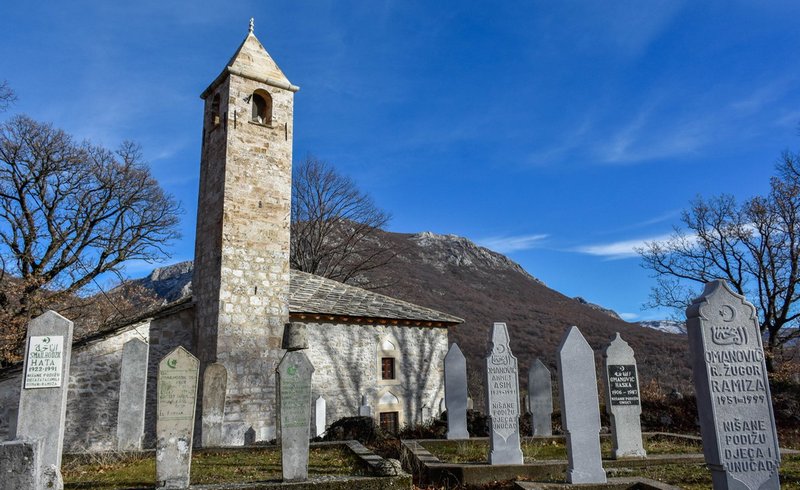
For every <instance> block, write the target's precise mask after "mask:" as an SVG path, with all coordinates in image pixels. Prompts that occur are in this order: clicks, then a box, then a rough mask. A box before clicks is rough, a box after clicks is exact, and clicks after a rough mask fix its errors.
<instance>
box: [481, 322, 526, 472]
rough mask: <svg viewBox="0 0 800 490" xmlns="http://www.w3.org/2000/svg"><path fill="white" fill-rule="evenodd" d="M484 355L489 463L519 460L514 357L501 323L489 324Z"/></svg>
mask: <svg viewBox="0 0 800 490" xmlns="http://www.w3.org/2000/svg"><path fill="white" fill-rule="evenodd" d="M490 342H491V350H490V351H489V355H488V356H487V357H486V413H488V414H489V432H490V438H489V441H490V451H489V464H522V463H523V458H522V449H521V448H520V441H519V413H520V408H519V378H518V368H517V358H516V357H514V355H513V354H511V349H510V348H509V346H508V343H509V339H508V329H507V328H506V324H505V323H495V324H494V326H493V327H492V338H491V340H490Z"/></svg>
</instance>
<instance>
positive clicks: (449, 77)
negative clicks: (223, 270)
mask: <svg viewBox="0 0 800 490" xmlns="http://www.w3.org/2000/svg"><path fill="white" fill-rule="evenodd" d="M250 17H255V19H256V31H255V32H256V35H257V36H258V37H259V39H260V40H261V41H262V43H263V44H264V45H265V47H266V48H267V50H268V51H269V52H270V54H271V55H272V56H273V57H274V58H275V60H276V61H277V62H278V64H279V65H280V66H281V68H282V69H283V71H284V72H285V73H286V75H287V77H288V78H289V80H291V82H292V83H294V84H296V85H299V86H300V87H301V90H300V92H298V93H297V94H296V97H295V141H294V152H295V160H298V159H302V158H304V157H305V156H306V155H308V154H313V155H315V156H317V157H318V158H321V159H324V160H327V161H330V162H331V163H333V164H334V165H335V166H336V167H337V168H338V169H340V170H341V171H342V172H343V173H345V174H348V175H350V176H351V177H353V178H354V179H355V180H356V181H357V183H358V184H359V185H360V186H361V187H362V188H363V189H364V190H366V191H368V192H369V193H370V194H372V196H373V197H374V198H375V200H376V202H377V203H378V204H379V205H380V206H381V207H382V208H384V209H385V210H387V211H389V212H391V213H392V215H393V219H392V221H391V223H390V226H389V229H390V230H392V231H399V232H419V231H433V232H435V233H443V234H447V233H453V234H457V235H462V236H466V237H468V238H470V239H472V240H474V241H476V242H478V243H481V244H483V245H486V246H488V247H490V248H492V249H494V250H497V251H499V252H503V253H506V254H508V255H509V256H510V257H511V258H512V259H514V260H516V261H517V262H519V263H520V264H522V265H523V267H525V268H526V269H527V270H528V271H529V272H530V273H531V274H533V275H534V276H536V277H538V278H540V279H542V280H543V281H544V282H545V283H547V284H548V285H549V286H551V287H553V288H555V289H557V290H559V291H561V292H563V293H565V294H567V295H570V296H577V295H580V296H583V297H585V298H586V299H588V300H589V301H592V302H596V303H599V304H602V305H604V306H606V307H609V308H613V309H614V310H616V311H618V312H620V313H622V314H624V315H625V317H626V318H628V319H653V318H662V317H664V316H666V314H667V313H666V312H664V311H658V310H642V309H641V307H642V304H643V303H644V302H645V301H646V300H647V295H648V291H649V288H650V285H651V284H652V279H650V278H649V277H648V273H647V271H645V270H643V269H641V267H640V265H639V264H640V262H639V260H638V258H637V257H636V256H635V255H633V254H632V253H631V250H632V248H633V247H634V246H635V245H637V244H641V243H642V242H643V241H646V240H652V239H656V238H658V237H662V236H664V235H666V234H668V233H669V232H670V230H671V227H672V225H673V224H676V223H678V220H679V215H680V211H681V209H684V208H685V207H686V206H687V204H688V203H689V201H690V200H691V199H693V198H694V197H695V196H696V195H698V194H702V195H706V196H709V195H714V194H719V193H723V192H725V193H730V194H733V195H735V196H737V197H740V198H742V199H745V198H747V197H749V196H752V195H754V194H757V193H763V192H764V191H765V190H766V189H767V186H768V180H769V176H770V175H771V173H772V171H773V168H774V164H775V162H776V161H777V158H778V156H779V155H780V153H781V151H783V150H786V149H790V150H791V149H796V148H798V142H800V139H798V127H799V126H798V123H800V88H798V87H799V85H798V83H800V64H799V63H797V56H798V53H800V49H798V48H800V29H797V19H798V18H800V3H796V2H778V1H776V2H680V1H650V2H641V1H627V2H595V1H586V2H580V1H578V2H571V1H563V2H533V1H524V2H523V1H520V2H517V1H507V2H472V1H441V2H421V1H360V2H357V1H339V2H333V1H292V2H290V1H271V2H263V1H244V2H211V1H206V0H195V1H191V2H184V1H176V2H167V1H163V0H160V1H151V0H144V1H136V2H104V1H73V2H55V1H38V2H3V3H2V4H0V80H2V79H5V80H7V81H8V82H9V83H10V84H11V86H12V87H13V88H14V89H15V90H16V91H17V95H18V97H19V101H18V103H17V104H16V106H15V108H14V111H15V112H24V113H27V114H29V115H31V116H32V117H34V118H36V119H39V120H45V121H52V122H53V123H55V124H56V125H58V126H60V127H62V128H64V129H66V130H68V131H70V132H72V133H73V134H75V135H76V136H78V137H80V138H88V139H91V140H93V141H94V142H96V143H101V144H105V145H108V146H111V147H115V146H116V145H118V144H119V143H120V142H121V141H122V140H123V139H132V140H135V141H138V142H140V143H141V144H142V145H143V148H144V152H145V155H146V157H147V159H148V160H149V161H150V162H151V165H152V168H153V172H154V174H155V175H156V177H157V178H158V179H159V181H160V182H161V183H162V185H163V186H164V187H165V188H166V189H167V190H168V191H169V192H171V193H172V194H174V195H175V196H176V197H177V198H179V199H180V200H181V201H182V203H183V206H184V208H185V210H186V214H185V215H184V216H183V222H182V225H181V226H182V229H183V235H184V238H183V240H182V241H180V242H178V243H175V244H174V246H172V248H171V251H172V254H173V256H172V258H171V259H170V260H169V261H168V262H174V261H178V260H185V259H191V258H192V254H193V243H194V225H195V219H194V215H195V213H196V199H197V187H198V174H199V163H198V162H199V151H200V132H201V121H202V104H201V101H200V99H199V97H198V96H199V94H200V93H201V92H202V90H203V89H204V88H205V87H206V86H207V85H208V84H209V83H210V82H211V81H212V80H213V79H214V77H215V76H216V75H217V74H218V73H219V72H220V70H221V69H222V68H223V66H224V64H225V63H226V62H227V60H228V59H229V57H230V56H231V55H232V53H233V52H234V50H235V49H236V47H237V46H238V45H239V43H240V42H241V40H242V39H243V38H244V36H245V35H246V33H247V24H248V20H249V18H250ZM150 268H151V266H150V265H149V264H132V265H131V266H130V268H129V273H130V274H131V275H132V276H141V275H144V274H145V273H146V272H147V271H148V270H149V269H150ZM498 320H502V319H498Z"/></svg>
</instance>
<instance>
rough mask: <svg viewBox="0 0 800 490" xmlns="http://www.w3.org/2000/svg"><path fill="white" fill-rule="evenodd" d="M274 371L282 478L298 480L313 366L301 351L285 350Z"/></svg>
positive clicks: (303, 466)
mask: <svg viewBox="0 0 800 490" xmlns="http://www.w3.org/2000/svg"><path fill="white" fill-rule="evenodd" d="M277 373H278V374H277V380H278V400H279V411H280V424H281V426H280V431H281V470H282V472H283V481H287V482H291V481H302V480H305V479H306V478H308V440H309V438H310V434H311V427H310V425H311V375H312V374H313V373H314V366H312V365H311V361H309V360H308V357H307V356H306V355H305V354H304V353H303V352H302V351H299V350H297V351H289V352H287V353H286V354H284V356H283V359H281V362H280V364H278V369H277Z"/></svg>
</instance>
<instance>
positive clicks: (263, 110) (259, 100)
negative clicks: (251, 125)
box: [253, 90, 272, 125]
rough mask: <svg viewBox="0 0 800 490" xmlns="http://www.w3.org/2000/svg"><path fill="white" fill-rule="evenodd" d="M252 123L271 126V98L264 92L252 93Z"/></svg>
mask: <svg viewBox="0 0 800 490" xmlns="http://www.w3.org/2000/svg"><path fill="white" fill-rule="evenodd" d="M253 122H257V123H259V124H267V125H271V124H272V97H270V95H269V94H268V93H267V92H266V91H264V90H256V91H255V92H254V93H253Z"/></svg>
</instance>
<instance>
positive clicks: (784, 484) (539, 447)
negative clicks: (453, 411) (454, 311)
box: [425, 436, 800, 490]
mask: <svg viewBox="0 0 800 490" xmlns="http://www.w3.org/2000/svg"><path fill="white" fill-rule="evenodd" d="M425 447H426V449H428V450H429V451H430V452H431V453H432V454H434V455H435V456H436V457H438V458H439V459H440V460H441V461H442V462H447V463H485V462H486V461H487V452H488V450H489V444H488V441H486V440H482V441H477V440H471V441H458V442H455V443H452V442H451V443H450V444H448V442H446V441H430V442H426V443H425ZM601 450H602V451H603V456H604V457H606V458H608V457H610V456H611V440H610V439H608V438H604V439H603V440H602V442H601ZM645 450H646V451H647V453H648V454H651V455H656V454H686V453H701V452H702V447H701V446H700V442H699V441H692V440H685V439H678V438H670V437H662V436H652V437H649V438H647V439H645ZM522 453H523V456H524V457H525V461H526V462H533V461H543V460H552V459H556V460H565V459H567V452H566V447H565V446H564V443H563V442H562V441H544V440H531V441H528V442H524V443H523V444H522ZM606 471H607V474H608V476H609V477H624V476H641V477H645V478H651V479H653V480H658V481H661V482H665V483H669V484H671V485H675V486H678V487H680V488H683V489H686V490H708V489H709V488H711V473H710V472H709V471H708V469H706V466H705V464H702V463H680V464H665V465H653V466H646V467H636V468H608V469H607V470H606ZM780 478H781V488H782V489H784V490H800V455H789V456H784V457H783V459H782V462H781V468H780Z"/></svg>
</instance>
